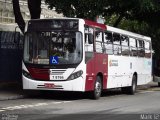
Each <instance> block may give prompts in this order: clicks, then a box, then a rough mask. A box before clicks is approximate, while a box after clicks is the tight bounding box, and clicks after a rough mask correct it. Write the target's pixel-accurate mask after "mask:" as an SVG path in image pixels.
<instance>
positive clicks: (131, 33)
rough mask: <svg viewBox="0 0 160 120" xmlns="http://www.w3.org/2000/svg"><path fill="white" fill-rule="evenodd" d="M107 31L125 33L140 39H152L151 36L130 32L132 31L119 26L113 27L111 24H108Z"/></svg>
mask: <svg viewBox="0 0 160 120" xmlns="http://www.w3.org/2000/svg"><path fill="white" fill-rule="evenodd" d="M107 31H110V32H115V33H119V34H123V35H126V36H130V37H133V38H138V39H143V40H147V41H151V38H150V37H147V36H144V35H140V34H137V33H133V32H130V31H126V30H122V29H119V28H115V27H111V26H108V25H107Z"/></svg>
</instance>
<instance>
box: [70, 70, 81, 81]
mask: <svg viewBox="0 0 160 120" xmlns="http://www.w3.org/2000/svg"><path fill="white" fill-rule="evenodd" d="M82 74H83V71H82V70H80V71H77V72H75V73H72V74H71V75H70V76H69V77H68V79H67V80H73V79H76V78H78V77H80V76H81V75H82Z"/></svg>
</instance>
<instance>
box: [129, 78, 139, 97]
mask: <svg viewBox="0 0 160 120" xmlns="http://www.w3.org/2000/svg"><path fill="white" fill-rule="evenodd" d="M136 88H137V77H136V76H135V75H133V78H132V85H131V86H130V87H129V88H128V93H129V94H130V95H134V93H135V92H136Z"/></svg>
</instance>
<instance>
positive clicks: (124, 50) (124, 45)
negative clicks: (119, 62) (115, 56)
mask: <svg viewBox="0 0 160 120" xmlns="http://www.w3.org/2000/svg"><path fill="white" fill-rule="evenodd" d="M121 45H122V55H130V50H129V38H128V36H124V35H121Z"/></svg>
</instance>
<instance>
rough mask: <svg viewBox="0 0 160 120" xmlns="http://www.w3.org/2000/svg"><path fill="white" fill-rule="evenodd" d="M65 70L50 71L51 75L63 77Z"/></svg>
mask: <svg viewBox="0 0 160 120" xmlns="http://www.w3.org/2000/svg"><path fill="white" fill-rule="evenodd" d="M65 71H66V69H55V70H50V74H51V75H63V74H64V73H65Z"/></svg>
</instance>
